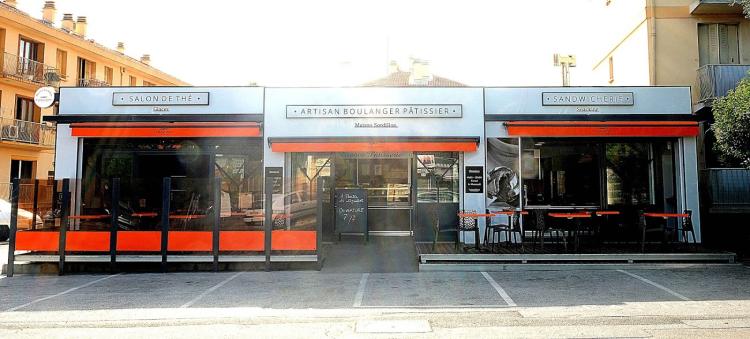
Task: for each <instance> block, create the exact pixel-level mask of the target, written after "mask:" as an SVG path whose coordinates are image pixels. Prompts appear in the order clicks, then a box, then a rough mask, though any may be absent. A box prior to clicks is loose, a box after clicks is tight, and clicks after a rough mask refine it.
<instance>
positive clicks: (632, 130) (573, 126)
mask: <svg viewBox="0 0 750 339" xmlns="http://www.w3.org/2000/svg"><path fill="white" fill-rule="evenodd" d="M505 126H506V127H507V128H508V135H510V136H517V137H690V136H697V135H698V132H699V128H698V123H697V122H695V121H509V122H506V123H505Z"/></svg>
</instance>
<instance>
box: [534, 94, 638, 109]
mask: <svg viewBox="0 0 750 339" xmlns="http://www.w3.org/2000/svg"><path fill="white" fill-rule="evenodd" d="M633 103H634V98H633V92H606V93H601V92H600V93H593V92H543V93H542V105H543V106H633Z"/></svg>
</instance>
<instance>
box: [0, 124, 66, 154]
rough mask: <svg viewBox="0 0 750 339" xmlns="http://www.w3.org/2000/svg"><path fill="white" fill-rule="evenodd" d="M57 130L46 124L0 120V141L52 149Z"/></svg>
mask: <svg viewBox="0 0 750 339" xmlns="http://www.w3.org/2000/svg"><path fill="white" fill-rule="evenodd" d="M56 136H57V130H56V128H55V126H53V125H49V124H46V123H38V122H32V121H25V120H18V119H11V118H0V140H2V141H14V142H19V143H24V144H30V145H37V146H44V147H54V146H55V137H56Z"/></svg>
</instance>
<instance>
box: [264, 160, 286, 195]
mask: <svg viewBox="0 0 750 339" xmlns="http://www.w3.org/2000/svg"><path fill="white" fill-rule="evenodd" d="M266 178H267V179H270V180H272V181H273V184H272V189H271V193H272V194H284V167H266Z"/></svg>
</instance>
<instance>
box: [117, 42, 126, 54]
mask: <svg viewBox="0 0 750 339" xmlns="http://www.w3.org/2000/svg"><path fill="white" fill-rule="evenodd" d="M117 51H118V52H120V54H125V43H124V42H122V41H120V42H118V43H117Z"/></svg>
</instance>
